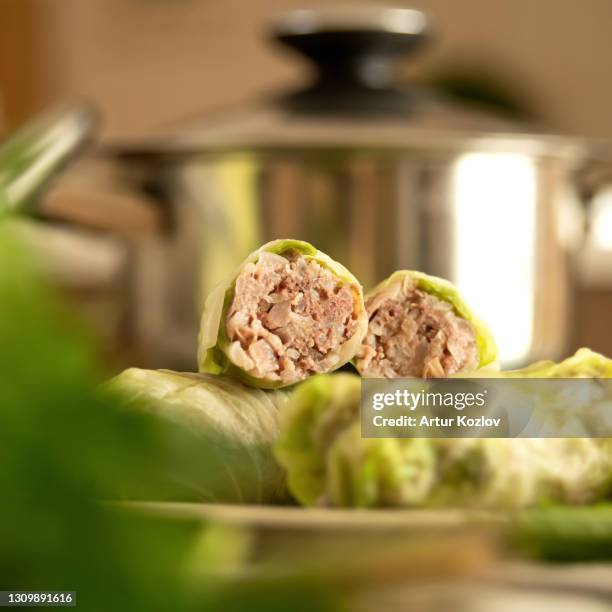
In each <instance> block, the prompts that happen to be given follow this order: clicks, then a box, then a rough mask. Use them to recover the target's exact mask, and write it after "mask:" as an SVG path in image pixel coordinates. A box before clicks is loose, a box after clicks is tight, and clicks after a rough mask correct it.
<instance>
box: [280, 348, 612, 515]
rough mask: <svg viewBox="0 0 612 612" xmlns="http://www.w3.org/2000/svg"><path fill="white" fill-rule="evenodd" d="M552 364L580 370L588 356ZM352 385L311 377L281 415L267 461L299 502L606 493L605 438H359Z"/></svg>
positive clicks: (488, 505)
mask: <svg viewBox="0 0 612 612" xmlns="http://www.w3.org/2000/svg"><path fill="white" fill-rule="evenodd" d="M582 356H586V354H585V353H583V354H582ZM571 359H574V358H571ZM604 359H605V358H604ZM598 363H599V365H605V364H603V363H602V362H598ZM558 366H560V370H559V371H563V372H565V371H566V368H569V367H570V366H571V368H572V370H571V371H573V372H574V373H576V374H579V373H580V372H582V371H585V370H583V368H584V369H589V368H592V367H593V360H591V359H586V360H585V361H584V362H583V364H582V366H578V365H577V364H576V362H575V361H571V360H568V363H566V362H563V363H562V364H558ZM604 369H605V368H604ZM516 375H517V373H516V372H513V373H512V376H516ZM499 376H503V373H498V374H497V377H499ZM360 385H361V382H360V379H359V377H357V376H351V375H349V374H336V375H324V376H317V377H314V378H312V379H311V380H308V381H306V382H304V383H302V384H301V385H299V386H298V387H297V389H296V390H295V392H294V394H293V395H292V397H291V398H290V400H289V402H288V404H287V406H286V407H285V409H284V410H283V412H282V414H281V433H280V436H279V440H278V442H277V444H276V456H277V457H278V460H279V461H280V463H281V464H282V465H283V466H284V467H285V469H286V470H287V475H288V483H289V488H290V490H291V492H292V493H293V495H294V496H295V497H296V498H297V499H298V500H299V501H300V502H301V503H302V504H305V505H321V504H323V505H328V506H338V507H360V508H368V507H404V508H410V507H467V508H476V509H481V508H482V509H501V510H505V509H516V508H526V507H533V506H537V505H539V504H542V503H549V502H558V503H563V504H586V503H592V502H595V501H598V500H602V499H606V498H609V497H610V495H611V492H612V449H611V446H610V441H609V440H608V439H592V438H445V439H441V438H385V439H382V438H362V437H361V428H360V425H361V424H360V414H359V408H360V407H359V404H360Z"/></svg>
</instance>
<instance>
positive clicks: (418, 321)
mask: <svg viewBox="0 0 612 612" xmlns="http://www.w3.org/2000/svg"><path fill="white" fill-rule="evenodd" d="M365 304H366V310H367V312H368V318H369V325H368V331H367V333H366V336H365V338H364V341H363V344H362V346H361V348H360V351H359V353H358V354H357V357H356V359H355V361H354V363H355V366H356V368H357V370H358V371H359V372H360V373H361V375H362V376H364V377H369V378H408V377H418V378H444V377H447V376H452V375H453V374H457V373H461V372H469V371H472V370H477V369H479V368H486V367H489V368H491V367H494V365H495V361H496V359H497V346H496V344H495V340H494V338H493V336H492V334H491V332H490V330H489V328H488V327H487V325H486V324H485V323H484V322H483V321H482V320H481V319H480V318H479V317H478V316H476V314H475V313H474V312H473V310H472V309H471V308H470V307H469V306H468V305H467V303H466V302H465V300H464V299H463V298H462V296H461V294H460V293H459V291H458V290H457V288H456V287H455V286H454V285H452V284H451V283H450V282H448V281H447V280H444V279H442V278H437V277H435V276H429V275H427V274H424V273H422V272H415V271H412V270H399V271H397V272H394V273H393V274H392V275H391V276H390V277H389V278H387V279H386V280H384V281H383V282H381V283H379V284H378V285H377V286H376V287H374V289H372V290H371V291H370V292H368V293H367V295H366V298H365Z"/></svg>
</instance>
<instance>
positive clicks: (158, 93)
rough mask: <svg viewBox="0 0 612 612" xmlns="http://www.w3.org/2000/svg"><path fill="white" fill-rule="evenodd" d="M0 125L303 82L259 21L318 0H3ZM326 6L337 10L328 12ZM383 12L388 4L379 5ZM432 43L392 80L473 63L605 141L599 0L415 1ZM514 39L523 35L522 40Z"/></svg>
mask: <svg viewBox="0 0 612 612" xmlns="http://www.w3.org/2000/svg"><path fill="white" fill-rule="evenodd" d="M0 4H1V5H2V7H3V17H2V20H1V21H0V92H1V94H0V95H1V100H2V103H1V108H2V109H3V110H2V113H3V115H4V122H5V124H14V123H18V122H19V121H21V120H22V119H23V118H24V117H26V116H28V115H29V114H31V112H32V111H33V110H35V109H37V108H39V107H42V106H44V105H45V104H47V103H49V102H51V101H53V100H55V99H57V98H62V97H65V96H66V95H69V94H70V95H81V96H85V97H87V98H90V99H92V100H93V101H95V102H96V103H97V104H98V105H99V107H100V108H101V109H102V111H103V113H104V115H105V120H106V122H105V134H107V135H111V136H115V135H124V134H137V133H141V132H142V131H146V130H147V129H149V128H150V127H151V126H155V125H158V124H163V123H165V122H168V121H172V120H174V119H177V118H181V117H188V116H192V115H194V114H199V113H204V112H206V111H209V110H212V109H215V108H218V107H221V106H226V105H228V104H233V103H238V102H240V101H243V100H247V99H249V98H251V97H252V96H253V95H255V94H257V93H260V92H262V91H266V90H269V89H273V88H276V87H280V86H285V85H289V84H292V83H295V82H299V81H300V80H302V79H304V78H305V75H306V73H307V67H306V66H305V65H304V64H303V63H300V60H298V59H297V58H293V57H289V56H288V55H287V54H285V53H282V52H281V53H279V52H278V50H275V49H273V48H272V47H271V46H270V45H267V44H265V43H263V42H262V33H263V32H264V30H265V26H266V24H267V23H268V22H269V20H270V19H271V18H272V17H273V16H274V15H277V14H279V13H282V12H283V11H284V10H286V9H289V8H295V7H301V6H319V5H324V4H329V2H328V3H325V2H321V1H316V0H314V1H313V0H309V1H306V0H302V1H301V2H300V1H297V0H249V1H245V0H223V1H220V0H59V1H58V0H0ZM332 4H337V3H332ZM380 4H393V3H388V2H386V3H380ZM395 4H396V5H398V6H399V5H402V6H412V7H415V8H421V9H424V10H426V11H427V13H428V14H429V15H430V16H431V19H432V21H433V23H434V27H435V40H434V42H433V44H431V45H430V47H429V49H428V50H427V51H426V52H423V53H421V54H420V55H419V57H418V58H417V59H416V60H408V62H407V64H406V65H405V66H403V67H402V72H403V73H404V74H403V75H402V76H403V77H404V78H411V77H413V76H417V77H423V75H427V74H429V73H432V72H436V71H439V70H441V69H447V68H448V67H452V66H454V65H464V66H471V67H479V68H482V69H483V70H485V71H487V72H488V73H489V74H497V75H498V77H499V78H500V79H501V80H508V81H511V82H512V87H513V89H514V90H515V91H517V92H518V94H519V95H520V96H521V98H522V99H523V100H524V101H525V102H526V103H527V104H528V105H529V107H530V109H533V111H534V112H535V113H537V115H538V117H539V118H541V119H542V120H543V121H544V122H545V123H547V124H548V125H550V126H551V127H552V128H553V129H556V130H559V131H563V132H570V133H576V134H583V135H588V136H612V113H610V108H612V78H611V77H610V68H609V65H610V53H609V49H610V24H612V2H611V1H610V0H583V1H581V2H576V0H537V1H535V2H534V1H533V0H496V1H495V2H491V1H490V0H461V1H454V2H453V1H451V0H428V1H424V0H412V1H410V2H399V1H397V2H395ZM519 33H520V34H519Z"/></svg>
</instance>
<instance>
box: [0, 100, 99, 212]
mask: <svg viewBox="0 0 612 612" xmlns="http://www.w3.org/2000/svg"><path fill="white" fill-rule="evenodd" d="M96 124H97V114H96V113H95V111H94V110H93V108H92V107H91V106H89V105H87V104H78V105H72V106H69V107H61V108H58V109H56V110H54V111H51V112H47V113H45V114H43V115H41V116H39V117H36V118H35V119H34V120H32V121H30V122H29V123H27V124H26V125H25V126H24V127H22V128H21V129H19V130H18V131H17V132H16V133H15V134H13V135H12V136H11V137H10V138H9V139H8V140H7V141H6V142H4V143H2V144H1V145H0V214H2V213H7V212H12V213H14V212H31V211H32V209H33V206H34V204H35V202H36V201H37V196H38V195H39V194H40V193H41V191H43V190H44V189H45V188H46V187H47V185H48V183H49V181H50V180H51V179H52V178H54V177H55V176H56V175H57V174H58V173H59V172H60V171H61V170H62V169H63V168H64V166H65V164H66V163H67V162H68V161H69V160H71V159H72V158H73V156H75V155H76V154H77V153H78V152H79V151H80V150H81V148H82V147H83V145H84V144H85V143H86V142H88V141H89V139H90V138H91V137H92V135H93V133H94V130H95V127H96Z"/></svg>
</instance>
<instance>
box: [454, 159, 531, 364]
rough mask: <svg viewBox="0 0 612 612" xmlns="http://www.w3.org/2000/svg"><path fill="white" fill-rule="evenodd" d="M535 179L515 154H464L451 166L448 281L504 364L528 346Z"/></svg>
mask: <svg viewBox="0 0 612 612" xmlns="http://www.w3.org/2000/svg"><path fill="white" fill-rule="evenodd" d="M535 185H536V176H535V167H534V164H533V162H532V161H531V159H530V158H528V157H525V156H523V155H509V154H503V155H502V154H485V153H482V154H481V153H470V154H466V155H464V156H462V157H461V158H460V159H459V160H458V161H457V163H456V167H455V171H454V181H453V198H454V207H453V211H454V212H453V214H454V217H455V230H456V231H455V240H454V248H455V257H454V265H455V272H454V281H455V282H456V283H457V285H458V287H459V289H460V291H461V292H462V293H463V295H465V298H466V300H468V302H469V303H470V304H471V305H472V307H473V308H474V309H475V310H476V312H478V313H479V315H480V316H481V317H482V318H483V319H484V320H485V321H486V322H487V323H488V324H489V326H490V327H491V330H492V332H493V334H494V335H495V338H496V339H497V343H498V345H499V351H500V357H501V360H502V363H503V364H504V365H514V364H517V363H520V362H521V361H523V359H525V358H526V357H527V354H528V352H529V350H530V347H531V344H532V334H533V298H534V276H533V270H534V256H535V214H536V188H535Z"/></svg>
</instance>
